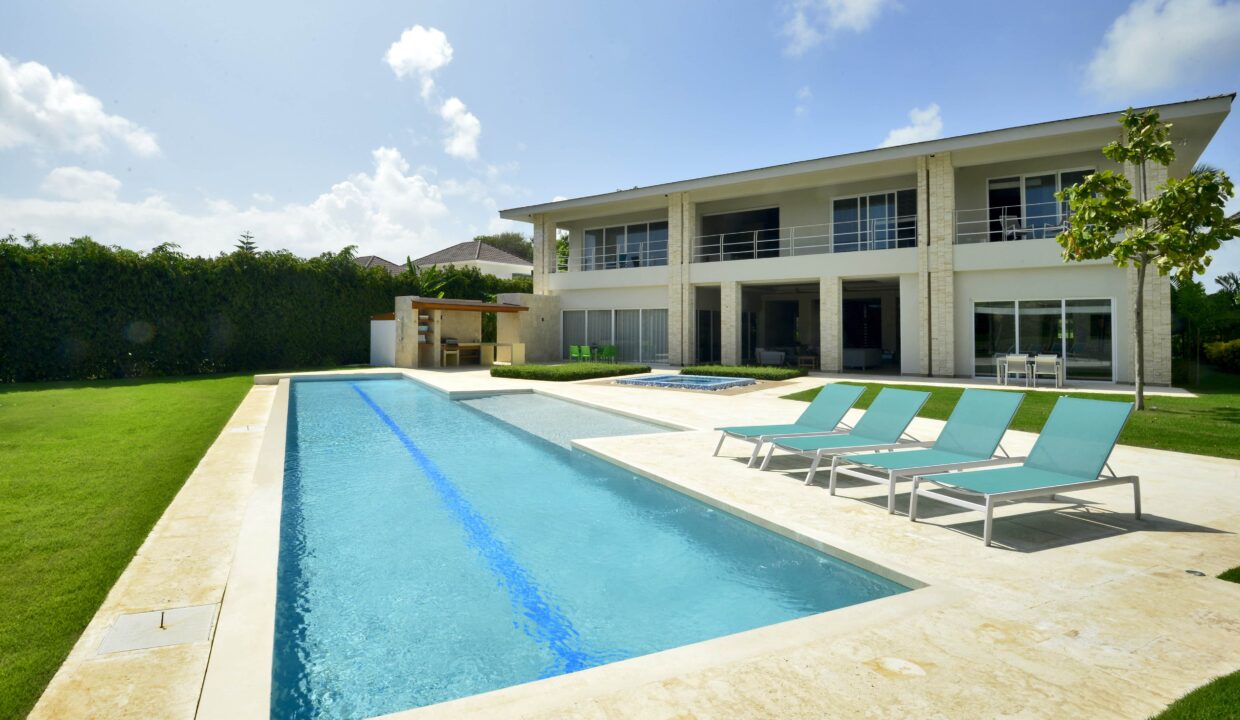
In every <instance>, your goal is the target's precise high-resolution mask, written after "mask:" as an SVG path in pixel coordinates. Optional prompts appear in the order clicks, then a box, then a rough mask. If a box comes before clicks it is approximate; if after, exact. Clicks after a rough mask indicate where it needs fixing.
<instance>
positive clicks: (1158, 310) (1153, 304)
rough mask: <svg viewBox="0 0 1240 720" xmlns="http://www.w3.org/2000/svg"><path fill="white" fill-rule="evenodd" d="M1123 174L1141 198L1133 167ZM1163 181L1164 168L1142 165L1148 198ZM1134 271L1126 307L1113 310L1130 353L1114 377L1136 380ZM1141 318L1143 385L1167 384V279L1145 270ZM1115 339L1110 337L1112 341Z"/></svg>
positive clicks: (1168, 279)
mask: <svg viewBox="0 0 1240 720" xmlns="http://www.w3.org/2000/svg"><path fill="white" fill-rule="evenodd" d="M1124 175H1126V176H1127V177H1128V180H1129V182H1131V183H1132V187H1133V194H1134V195H1135V196H1136V197H1138V198H1139V197H1141V175H1140V172H1138V168H1137V166H1136V165H1131V164H1130V165H1125V166H1124ZM1165 182H1167V168H1165V167H1163V166H1162V165H1157V164H1155V163H1147V164H1146V166H1145V186H1146V190H1147V191H1148V193H1149V196H1150V197H1153V196H1154V195H1155V194H1156V193H1157V191H1158V187H1159V186H1160V185H1162V184H1163V183H1165ZM1136 299H1137V270H1136V268H1133V267H1129V268H1128V293H1127V297H1125V298H1124V299H1123V300H1122V301H1121V302H1126V303H1127V305H1128V306H1127V307H1125V308H1115V314H1116V316H1117V317H1122V318H1125V319H1126V321H1127V324H1128V329H1127V332H1128V337H1129V343H1130V346H1131V348H1132V352H1131V354H1130V355H1129V356H1128V357H1127V358H1126V359H1125V358H1121V359H1120V362H1124V361H1125V360H1126V361H1127V368H1126V372H1123V371H1121V372H1117V373H1116V376H1117V377H1120V378H1127V379H1129V380H1131V381H1133V382H1135V381H1136V367H1137V311H1136ZM1142 313H1143V315H1144V317H1145V333H1144V334H1145V382H1146V383H1148V384H1150V385H1170V384H1171V278H1170V277H1169V276H1166V275H1159V274H1158V270H1157V269H1155V268H1153V267H1149V268H1146V270H1145V295H1144V301H1143V306H1142ZM1114 341H1115V338H1114V337H1113V338H1112V342H1114Z"/></svg>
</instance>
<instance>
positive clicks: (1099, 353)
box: [1064, 300, 1115, 380]
mask: <svg viewBox="0 0 1240 720" xmlns="http://www.w3.org/2000/svg"><path fill="white" fill-rule="evenodd" d="M1064 317H1065V319H1066V322H1065V325H1064V344H1065V346H1066V347H1067V351H1068V372H1069V375H1068V377H1072V378H1079V379H1081V380H1111V379H1112V378H1114V376H1115V368H1114V366H1113V359H1112V358H1113V353H1112V345H1111V342H1112V340H1111V338H1112V336H1113V334H1112V330H1111V327H1112V326H1111V320H1112V318H1111V301H1110V300H1069V301H1068V304H1067V310H1066V312H1065V314H1064Z"/></svg>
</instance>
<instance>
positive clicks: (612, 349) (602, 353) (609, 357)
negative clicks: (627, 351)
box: [598, 345, 620, 363]
mask: <svg viewBox="0 0 1240 720" xmlns="http://www.w3.org/2000/svg"><path fill="white" fill-rule="evenodd" d="M618 357H620V348H618V347H616V346H615V345H604V346H603V347H602V348H601V349H600V350H599V358H598V359H599V360H602V361H603V362H611V363H614V362H615V361H616V358H618Z"/></svg>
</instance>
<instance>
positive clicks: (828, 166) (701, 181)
mask: <svg viewBox="0 0 1240 720" xmlns="http://www.w3.org/2000/svg"><path fill="white" fill-rule="evenodd" d="M1235 97H1236V94H1235V93H1228V94H1225V95H1211V96H1209V97H1204V98H1200V99H1197V100H1184V101H1180V102H1174V103H1166V104H1163V105H1152V106H1150V108H1153V109H1157V110H1158V111H1159V112H1160V113H1161V114H1162V117H1163V119H1164V120H1178V119H1180V118H1183V117H1186V116H1191V115H1194V114H1202V113H1218V114H1222V115H1225V114H1226V113H1227V112H1229V111H1230V109H1231V103H1232V100H1234V99H1235ZM1138 109H1141V110H1144V109H1147V108H1138ZM1118 115H1119V112H1118V111H1116V112H1107V113H1098V114H1095V115H1084V116H1081V117H1074V118H1066V119H1063V120H1051V121H1048V122H1040V123H1032V124H1029V125H1017V126H1015V127H1009V128H1004V129H1001V130H987V131H984V132H976V133H969V134H966V135H956V136H954V137H946V138H939V139H936V140H926V141H922V142H915V143H908V144H905V145H895V146H892V147H884V148H876V149H873V150H862V151H859V152H851V153H844V154H841V155H830V156H827V157H820V158H815V159H812V160H800V161H797V162H791V163H784V164H781V165H770V166H767V167H760V168H755V169H752V170H741V171H738V172H729V173H723V174H720V175H707V176H705V177H699V178H693V179H690V180H679V181H675V182H667V183H660V184H658V185H648V186H646V187H635V188H632V189H630V190H616V191H615V192H610V193H602V194H598V195H586V196H583V197H576V198H569V199H567V200H558V201H553V202H548V203H542V204H539V205H526V206H523V207H515V208H509V209H507V210H500V212H499V216H500V217H502V218H505V219H508V220H524V221H529V220H532V219H533V217H534V215H536V214H539V213H548V212H561V211H566V210H572V209H579V208H593V207H595V206H600V205H605V204H608V203H614V202H617V201H622V200H640V199H646V198H654V197H659V196H663V195H667V194H669V193H673V192H688V191H693V190H703V189H707V188H717V187H722V186H726V185H731V184H734V183H741V182H752V181H763V180H771V179H775V178H781V177H786V176H790V175H797V174H801V173H808V172H817V171H824V170H835V169H838V168H844V167H851V166H855V165H863V164H866V163H875V162H882V161H897V160H904V159H908V158H913V157H916V156H918V155H933V154H935V153H940V152H952V151H956V150H962V149H966V148H974V147H980V146H984V145H988V144H992V143H1000V142H1012V141H1021V140H1041V139H1045V138H1049V137H1054V136H1056V135H1062V134H1065V133H1070V132H1080V131H1086V130H1096V129H1100V128H1113V127H1114V126H1115V119H1116V117H1117V116H1118ZM1220 122H1221V121H1220Z"/></svg>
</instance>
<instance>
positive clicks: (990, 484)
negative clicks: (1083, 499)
mask: <svg viewBox="0 0 1240 720" xmlns="http://www.w3.org/2000/svg"><path fill="white" fill-rule="evenodd" d="M1131 414H1132V403H1126V402H1111V401H1107V400H1085V399H1082V398H1071V397H1061V398H1059V400H1058V401H1056V402H1055V407H1054V409H1052V410H1051V415H1050V417H1049V418H1047V419H1046V424H1045V425H1043V426H1042V432H1041V433H1040V434H1039V435H1038V439H1037V442H1035V443H1034V445H1033V449H1032V450H1030V451H1029V456H1028V457H1027V458H1012V459H1011V461H1012V462H1016V461H1019V460H1024V463H1023V464H1022V465H1020V466H1017V467H1004V468H989V469H985V470H972V471H967V472H958V473H942V474H931V475H917V476H915V477H914V478H913V494H912V496H910V498H909V519H910V520H913V521H916V520H917V498H918V497H919V496H921V497H931V498H934V499H935V500H938V501H940V502H945V503H948V504H950V505H955V506H957V507H962V508H965V509H967V510H977V511H980V512H983V513H985V514H986V521H985V523H984V524H983V526H982V541H983V542H985V543H986V545H990V544H991V537H992V532H991V531H992V526H993V525H994V507H995V505H996V504H997V503H1000V502H1011V501H1016V500H1026V499H1029V498H1035V497H1049V498H1051V499H1054V497H1055V496H1056V495H1058V494H1059V493H1061V492H1064V491H1065V490H1086V489H1089V488H1096V487H1105V486H1108V485H1121V484H1129V483H1130V484H1132V494H1133V506H1134V511H1133V512H1134V515H1135V516H1136V518H1137V519H1138V520H1140V519H1141V483H1140V478H1139V477H1138V476H1136V475H1126V476H1123V477H1120V476H1117V475H1115V474H1114V472H1109V471H1110V468H1108V467H1107V459H1108V458H1110V457H1111V452H1112V451H1113V450H1114V449H1115V443H1116V441H1118V440H1119V434H1120V432H1121V431H1122V430H1123V429H1124V425H1125V424H1127V422H1128V418H1129V416H1131ZM1104 468H1105V469H1107V470H1108V472H1109V474H1107V475H1103V474H1102V471H1103V469H1104ZM923 483H931V484H933V485H935V486H937V487H939V488H943V489H947V490H950V491H952V493H953V494H952V495H946V494H943V493H942V492H939V491H937V490H935V489H934V488H927V487H924V486H923ZM960 494H964V495H966V496H968V495H974V496H978V497H980V498H981V499H982V502H975V501H973V500H969V499H966V498H961V497H959V495H960Z"/></svg>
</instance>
